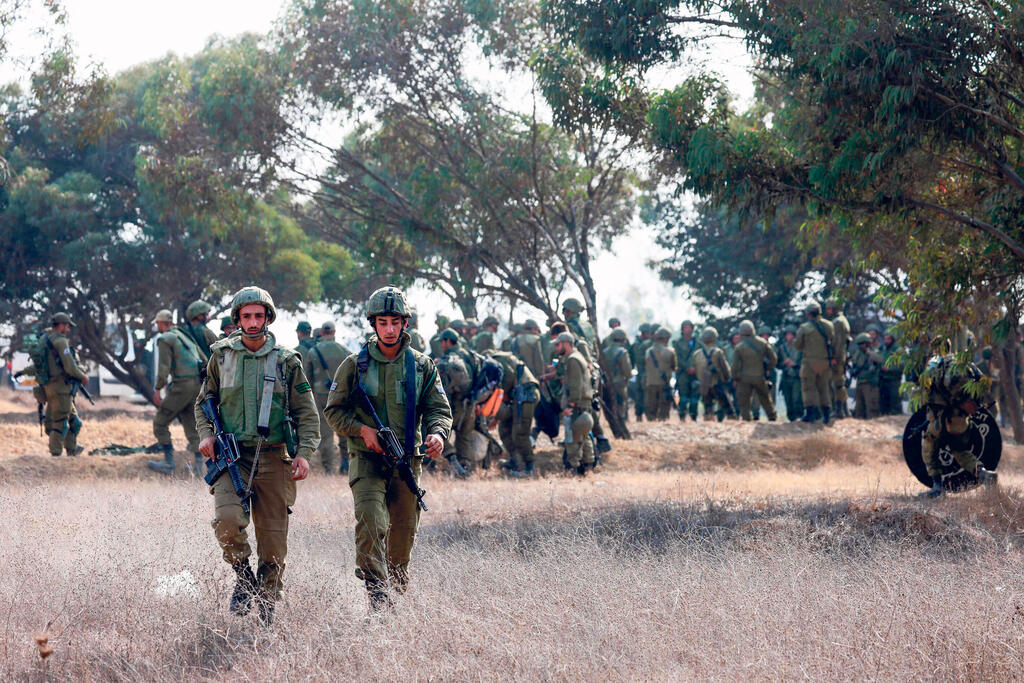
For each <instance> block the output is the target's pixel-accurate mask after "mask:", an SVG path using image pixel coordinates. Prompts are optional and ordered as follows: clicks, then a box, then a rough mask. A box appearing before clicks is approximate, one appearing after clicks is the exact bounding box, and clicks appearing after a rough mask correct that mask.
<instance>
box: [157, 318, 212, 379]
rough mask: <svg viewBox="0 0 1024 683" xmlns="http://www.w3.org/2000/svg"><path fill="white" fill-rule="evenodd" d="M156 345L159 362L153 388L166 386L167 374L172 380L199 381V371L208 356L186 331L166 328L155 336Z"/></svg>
mask: <svg viewBox="0 0 1024 683" xmlns="http://www.w3.org/2000/svg"><path fill="white" fill-rule="evenodd" d="M156 345H157V349H158V350H159V353H158V355H159V356H160V362H159V364H158V366H157V369H156V384H154V385H153V388H154V389H156V390H157V391H160V390H161V389H163V388H164V387H165V386H167V377H168V376H170V377H171V381H172V382H199V371H200V370H201V369H202V368H203V366H204V365H206V363H207V361H208V360H209V357H208V356H207V355H206V354H205V353H203V351H202V350H201V349H200V348H199V346H198V345H197V344H196V342H195V340H193V339H192V337H190V336H189V335H188V333H187V332H185V331H184V330H181V329H180V328H174V329H172V330H167V331H166V332H164V333H163V334H161V335H160V336H159V337H157V338H156Z"/></svg>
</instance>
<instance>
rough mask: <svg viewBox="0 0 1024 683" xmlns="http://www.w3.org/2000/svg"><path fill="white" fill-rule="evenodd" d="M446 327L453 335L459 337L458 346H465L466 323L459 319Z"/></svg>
mask: <svg viewBox="0 0 1024 683" xmlns="http://www.w3.org/2000/svg"><path fill="white" fill-rule="evenodd" d="M448 327H450V328H451V329H453V330H455V334H457V335H459V344H465V343H466V342H467V341H468V339H467V337H466V322H465V321H464V320H461V319H459V318H456V319H455V320H453V321H451V322H450V323H448Z"/></svg>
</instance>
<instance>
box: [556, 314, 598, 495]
mask: <svg viewBox="0 0 1024 683" xmlns="http://www.w3.org/2000/svg"><path fill="white" fill-rule="evenodd" d="M555 351H556V353H557V354H558V358H559V361H558V370H559V374H560V375H561V387H562V391H561V408H562V415H563V417H568V418H570V420H569V430H568V431H569V434H566V435H565V444H564V447H565V462H566V465H567V466H568V467H569V468H570V469H572V470H573V471H574V472H575V473H576V474H578V475H580V476H583V475H585V474H586V473H587V470H588V469H590V468H592V467H593V466H594V443H593V442H592V441H591V440H590V430H591V428H592V427H593V426H594V417H593V415H592V414H591V412H590V403H591V401H592V400H593V398H594V395H593V390H594V389H593V384H592V383H591V379H590V363H589V362H588V361H587V359H586V358H584V357H583V354H581V353H580V352H579V350H578V349H577V348H576V338H575V337H573V335H572V333H570V332H562V333H560V334H559V335H558V337H556V338H555Z"/></svg>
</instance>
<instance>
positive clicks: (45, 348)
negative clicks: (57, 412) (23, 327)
mask: <svg viewBox="0 0 1024 683" xmlns="http://www.w3.org/2000/svg"><path fill="white" fill-rule="evenodd" d="M51 351H52V352H53V355H54V358H56V359H57V363H58V364H60V358H59V357H57V349H55V348H53V342H52V341H50V335H48V334H42V335H40V336H39V340H38V341H37V342H36V343H35V346H33V347H32V350H31V351H30V352H29V357H30V358H31V359H32V366H33V367H34V368H35V371H36V383H37V384H39V386H43V385H45V384H49V383H50V380H51V379H53V378H52V377H50V364H49V363H47V362H46V356H47V354H49V353H50V352H51Z"/></svg>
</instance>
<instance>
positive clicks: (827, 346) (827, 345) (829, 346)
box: [810, 318, 835, 363]
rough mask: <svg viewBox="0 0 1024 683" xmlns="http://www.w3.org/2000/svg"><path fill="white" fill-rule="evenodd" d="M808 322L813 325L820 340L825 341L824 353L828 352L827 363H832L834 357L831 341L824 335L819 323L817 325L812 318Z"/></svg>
mask: <svg viewBox="0 0 1024 683" xmlns="http://www.w3.org/2000/svg"><path fill="white" fill-rule="evenodd" d="M810 322H811V324H812V325H814V329H816V330H817V331H818V334H820V335H821V338H822V339H824V340H825V351H826V352H828V362H829V363H831V362H832V358H833V357H834V355H835V354H833V352H832V342H831V340H829V338H828V335H827V334H826V333H825V330H824V328H822V326H821V323H819V322H818V321H817V320H815V319H814V318H811V319H810Z"/></svg>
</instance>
